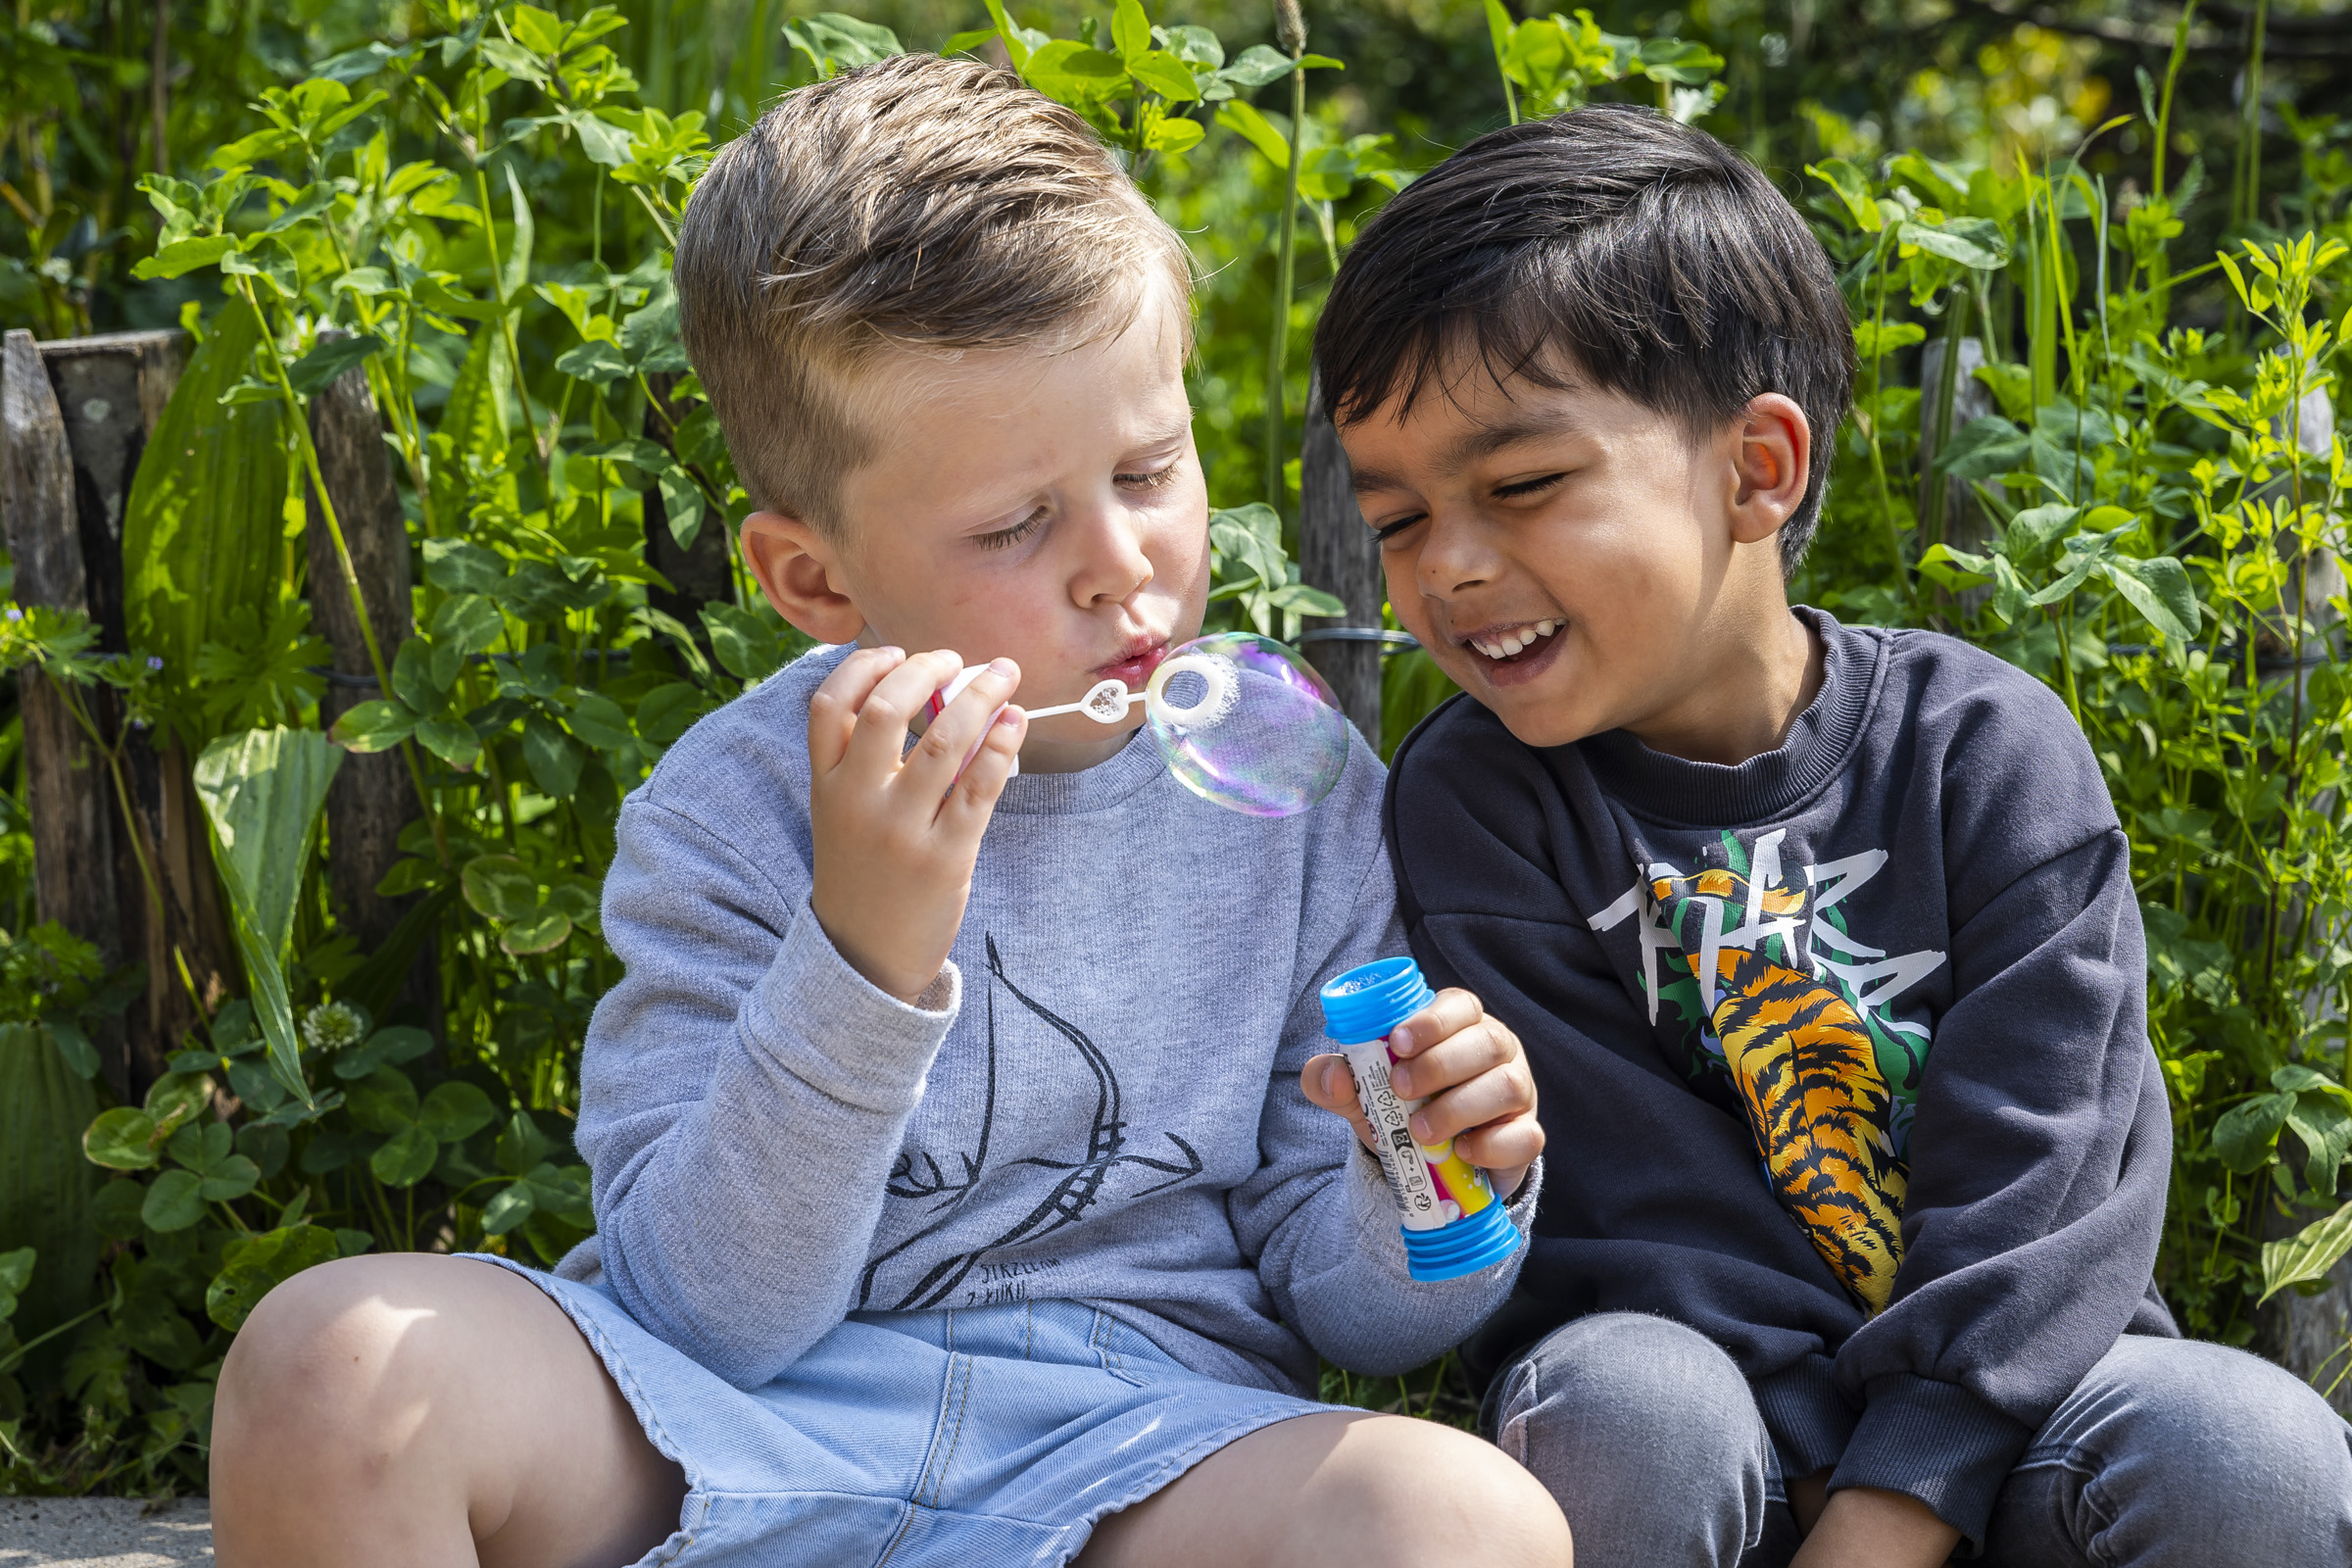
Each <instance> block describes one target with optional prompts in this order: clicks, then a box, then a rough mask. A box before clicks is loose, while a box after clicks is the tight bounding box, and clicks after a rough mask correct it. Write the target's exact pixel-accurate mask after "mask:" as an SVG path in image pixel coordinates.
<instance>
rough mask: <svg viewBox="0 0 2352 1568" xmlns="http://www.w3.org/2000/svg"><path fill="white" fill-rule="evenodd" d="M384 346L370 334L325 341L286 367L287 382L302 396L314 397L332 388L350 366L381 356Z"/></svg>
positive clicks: (333, 338) (380, 340)
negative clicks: (379, 354)
mask: <svg viewBox="0 0 2352 1568" xmlns="http://www.w3.org/2000/svg"><path fill="white" fill-rule="evenodd" d="M383 347H384V340H383V339H382V338H380V337H377V336H375V335H374V334H372V333H368V334H366V335H364V336H360V337H331V338H328V339H326V340H325V341H323V342H321V343H319V344H318V345H317V346H316V347H314V348H313V349H312V350H311V352H310V353H308V354H305V355H304V356H303V357H302V358H301V359H299V360H296V361H295V362H294V363H293V364H292V365H289V366H287V367H286V380H287V381H288V382H289V383H291V384H292V386H293V388H294V390H295V391H297V392H299V393H301V394H302V395H303V396H304V397H306V398H307V397H311V396H314V395H315V394H317V393H319V392H323V391H325V390H326V389H327V388H328V387H330V386H332V385H333V384H334V383H335V381H336V379H337V378H338V377H340V376H341V375H342V374H343V372H344V371H346V370H348V369H350V368H352V367H353V366H355V365H359V364H361V363H363V362H364V361H366V360H367V359H368V358H369V357H370V356H371V355H375V354H378V353H381V352H382V351H383Z"/></svg>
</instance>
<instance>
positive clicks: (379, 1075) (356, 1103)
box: [344, 1067, 417, 1134]
mask: <svg viewBox="0 0 2352 1568" xmlns="http://www.w3.org/2000/svg"><path fill="white" fill-rule="evenodd" d="M346 1093H347V1095H348V1097H349V1098H348V1099H346V1100H345V1102H344V1108H345V1109H346V1110H348V1111H349V1112H350V1113H351V1119H352V1122H353V1124H354V1125H356V1126H358V1127H360V1128H361V1129H362V1130H364V1131H367V1132H371V1133H386V1134H389V1133H396V1132H399V1131H400V1130H401V1129H402V1128H403V1127H407V1126H409V1125H411V1124H412V1123H414V1122H415V1121H416V1120H417V1086H416V1085H415V1084H414V1083H412V1082H410V1081H409V1075H408V1074H407V1073H405V1072H402V1071H401V1070H400V1069H399V1068H398V1067H378V1068H376V1069H375V1071H373V1072H371V1073H369V1074H368V1076H367V1077H365V1078H362V1079H360V1080H359V1081H358V1082H356V1083H354V1084H353V1085H352V1086H351V1088H350V1089H349V1090H348V1091H347V1092H346Z"/></svg>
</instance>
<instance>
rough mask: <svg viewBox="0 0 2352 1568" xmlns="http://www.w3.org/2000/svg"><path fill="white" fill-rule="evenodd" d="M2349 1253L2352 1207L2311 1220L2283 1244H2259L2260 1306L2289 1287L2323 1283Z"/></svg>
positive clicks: (2348, 1204) (2345, 1206) (2351, 1238)
mask: <svg viewBox="0 0 2352 1568" xmlns="http://www.w3.org/2000/svg"><path fill="white" fill-rule="evenodd" d="M2346 1252H2352V1203H2346V1204H2345V1205H2344V1206H2343V1207H2341V1208H2339V1209H2337V1210H2336V1211H2335V1212H2334V1213H2332V1214H2330V1215H2328V1216H2327V1218H2326V1219H2321V1220H2315V1221H2313V1222H2312V1223H2311V1224H2309V1225H2306V1226H2304V1227H2303V1229H2302V1230H2300V1231H2298V1232H2296V1233H2295V1234H2294V1235H2293V1236H2292V1237H2289V1238H2288V1239H2287V1240H2285V1241H2283V1242H2265V1243H2263V1244H2262V1297H2261V1299H2260V1300H2257V1301H2256V1302H2255V1303H2254V1304H2255V1305H2257V1306H2260V1305H2261V1304H2262V1302H2263V1301H2267V1300H2269V1299H2271V1298H2272V1297H2274V1296H2277V1295H2278V1293H2279V1292H2280V1291H2283V1290H2285V1289H2286V1288H2287V1287H2288V1286H2290V1285H2301V1284H2304V1283H2306V1282H2307V1281H2311V1280H2322V1279H2326V1278H2327V1275H2328V1272H2329V1271H2330V1270H2332V1269H2333V1268H2334V1267H2335V1265H2336V1264H2338V1263H2340V1262H2342V1261H2343V1257H2344V1254H2345V1253H2346Z"/></svg>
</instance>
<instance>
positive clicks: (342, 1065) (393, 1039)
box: [335, 1024, 433, 1082]
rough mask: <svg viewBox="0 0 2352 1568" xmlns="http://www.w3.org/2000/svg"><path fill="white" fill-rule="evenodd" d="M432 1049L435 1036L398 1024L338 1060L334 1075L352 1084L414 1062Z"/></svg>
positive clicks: (380, 1030) (370, 1037)
mask: <svg viewBox="0 0 2352 1568" xmlns="http://www.w3.org/2000/svg"><path fill="white" fill-rule="evenodd" d="M432 1049H433V1037H432V1036H431V1035H428V1034H426V1033H425V1032H424V1031H423V1030H421V1029H413V1028H411V1027H409V1026H408V1025H406V1024H395V1025H393V1026H392V1027H391V1028H389V1029H378V1030H377V1031H376V1032H375V1033H373V1034H371V1035H369V1036H368V1039H367V1040H366V1041H365V1042H364V1043H363V1044H360V1045H357V1046H353V1047H352V1048H351V1049H350V1050H348V1051H346V1052H344V1053H343V1054H341V1055H339V1056H337V1057H336V1058H335V1076H336V1077H338V1078H341V1079H343V1080H345V1081H346V1082H349V1081H350V1080H352V1079H354V1078H365V1077H367V1076H368V1074H370V1073H372V1072H374V1071H375V1070H376V1069H377V1068H378V1067H386V1066H392V1065H395V1064H398V1063H400V1062H408V1061H415V1060H416V1059H417V1057H418V1056H421V1055H423V1054H425V1053H427V1052H429V1051H431V1050H432Z"/></svg>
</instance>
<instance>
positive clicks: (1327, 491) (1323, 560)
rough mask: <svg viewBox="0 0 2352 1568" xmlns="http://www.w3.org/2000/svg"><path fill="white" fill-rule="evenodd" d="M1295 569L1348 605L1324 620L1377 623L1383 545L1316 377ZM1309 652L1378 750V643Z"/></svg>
mask: <svg viewBox="0 0 2352 1568" xmlns="http://www.w3.org/2000/svg"><path fill="white" fill-rule="evenodd" d="M1299 576H1300V577H1301V578H1302V579H1304V580H1305V581H1306V582H1308V583H1310V584H1312V585H1313V586H1315V587H1317V588H1320V589H1323V590H1324V591H1325V592H1327V593H1330V594H1333V595H1335V596H1337V597H1338V599H1339V601H1340V603H1342V604H1344V605H1346V606H1347V607H1348V613H1347V614H1345V615H1343V616H1341V617H1339V618H1338V619H1337V620H1335V621H1329V622H1320V623H1321V624H1330V625H1339V626H1357V627H1364V628H1373V629H1376V628H1378V627H1379V625H1380V610H1381V606H1382V604H1383V603H1384V602H1385V601H1386V599H1387V597H1388V585H1387V583H1386V581H1385V580H1384V579H1383V577H1382V575H1381V569H1380V547H1379V546H1378V545H1377V544H1375V543H1374V542H1373V539H1372V530H1371V529H1369V528H1367V527H1365V526H1364V515H1363V513H1362V512H1361V511H1359V510H1358V509H1357V507H1356V504H1355V486H1354V480H1353V475H1352V474H1351V473H1350V471H1349V469H1348V454H1347V452H1346V451H1344V450H1343V449H1342V448H1341V446H1340V432H1339V431H1338V429H1336V428H1335V427H1334V426H1333V424H1332V422H1331V416H1330V415H1329V414H1328V413H1326V412H1325V411H1324V408H1323V389H1322V386H1321V384H1320V383H1319V382H1312V383H1310V384H1309V387H1308V391H1307V402H1306V429H1305V432H1304V435H1303V438H1302V442H1301V445H1300V448H1299ZM1316 623H1317V622H1310V624H1316ZM1306 657H1307V659H1308V660H1309V661H1310V662H1312V663H1313V664H1314V666H1315V667H1316V668H1317V669H1319V670H1321V671H1322V672H1323V678H1324V679H1326V680H1328V681H1330V682H1331V687H1332V690H1333V691H1334V692H1335V693H1337V694H1338V696H1339V699H1340V707H1341V709H1342V711H1345V712H1346V713H1347V715H1348V717H1349V718H1350V719H1352V720H1354V722H1355V727H1356V728H1357V729H1359V730H1361V731H1363V734H1364V739H1365V740H1366V741H1368V742H1369V743H1370V744H1371V746H1372V748H1373V750H1375V751H1378V750H1379V749H1380V660H1381V645H1380V644H1379V643H1377V642H1338V641H1322V640H1318V641H1315V642H1313V643H1310V644H1309V645H1308V646H1307V650H1306Z"/></svg>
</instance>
